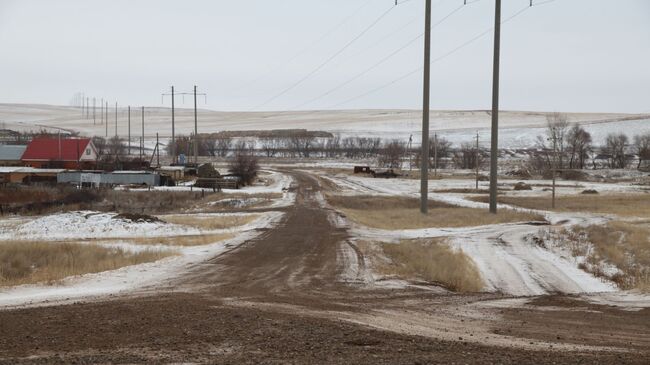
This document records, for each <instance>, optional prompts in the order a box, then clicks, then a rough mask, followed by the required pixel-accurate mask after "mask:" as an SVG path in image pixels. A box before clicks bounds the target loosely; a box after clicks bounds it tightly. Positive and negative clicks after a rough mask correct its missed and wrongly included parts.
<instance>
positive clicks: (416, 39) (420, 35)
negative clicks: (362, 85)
mask: <svg viewBox="0 0 650 365" xmlns="http://www.w3.org/2000/svg"><path fill="white" fill-rule="evenodd" d="M464 7H465V5H464V4H463V5H461V6H459V7H457V8H456V9H454V10H452V11H451V12H450V13H449V14H447V15H445V16H444V17H443V18H442V19H441V20H440V21H438V22H437V23H435V24H433V25H432V26H431V30H433V29H435V28H437V27H438V26H440V25H441V24H443V23H444V22H445V21H446V20H447V19H449V18H451V17H452V16H453V15H454V14H456V13H457V12H458V11H460V10H461V9H462V8H464ZM423 36H424V33H420V34H419V35H418V36H417V37H415V38H413V39H411V40H410V41H409V42H407V43H406V44H405V45H403V46H402V47H400V48H398V49H397V50H395V51H393V52H392V53H391V54H389V55H388V56H386V57H384V58H382V59H381V60H379V62H377V63H375V64H373V65H372V66H370V67H368V68H367V69H365V70H363V71H362V72H360V73H358V74H357V75H355V76H354V77H352V78H350V79H348V80H347V81H345V82H343V83H341V84H339V85H338V86H336V87H334V88H332V89H330V90H328V91H327V92H325V93H323V94H321V95H319V96H317V97H315V98H313V99H310V100H308V101H306V102H304V103H302V104H300V105H298V106H296V107H295V108H293V109H299V108H302V107H303V106H305V105H309V104H311V103H313V102H315V101H317V100H320V99H322V98H324V97H326V96H327V95H330V94H332V93H333V92H336V91H338V90H340V89H341V88H343V87H345V86H347V85H349V84H351V83H352V82H354V81H356V80H358V79H359V78H361V77H363V76H364V75H366V74H368V73H369V72H370V71H372V70H374V69H376V68H377V67H379V66H381V65H382V64H384V63H386V62H387V61H388V60H390V59H391V58H393V57H394V56H395V55H397V54H399V53H400V52H401V51H403V50H404V49H406V48H408V47H409V46H411V45H412V44H413V43H415V42H416V41H418V40H419V39H421V38H422V37H423Z"/></svg>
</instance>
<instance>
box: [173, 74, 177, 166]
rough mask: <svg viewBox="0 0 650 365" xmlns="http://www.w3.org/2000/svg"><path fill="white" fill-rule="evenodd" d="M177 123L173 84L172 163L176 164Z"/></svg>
mask: <svg viewBox="0 0 650 365" xmlns="http://www.w3.org/2000/svg"><path fill="white" fill-rule="evenodd" d="M175 128H176V125H175V121H174V87H173V86H172V164H176V162H177V161H176V129H175Z"/></svg>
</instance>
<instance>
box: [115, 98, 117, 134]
mask: <svg viewBox="0 0 650 365" xmlns="http://www.w3.org/2000/svg"><path fill="white" fill-rule="evenodd" d="M115 137H116V138H115V139H117V101H116V102H115Z"/></svg>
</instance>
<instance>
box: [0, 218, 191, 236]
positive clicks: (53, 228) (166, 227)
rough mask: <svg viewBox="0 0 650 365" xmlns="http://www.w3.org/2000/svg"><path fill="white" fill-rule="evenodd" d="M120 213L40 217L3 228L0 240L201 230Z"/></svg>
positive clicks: (160, 233)
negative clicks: (135, 220) (130, 218)
mask: <svg viewBox="0 0 650 365" xmlns="http://www.w3.org/2000/svg"><path fill="white" fill-rule="evenodd" d="M116 216H117V213H99V212H93V211H79V212H68V213H60V214H52V215H47V216H43V217H39V218H36V219H33V220H31V221H28V222H26V223H23V224H20V225H18V226H17V227H14V228H13V229H9V230H7V229H4V228H3V227H0V240H39V239H48V240H52V239H71V238H75V239H83V238H116V237H120V238H124V237H161V236H179V235H188V234H199V233H200V231H199V230H197V229H195V228H191V227H187V226H181V225H176V224H169V223H165V222H133V221H130V220H126V219H120V218H117V219H116Z"/></svg>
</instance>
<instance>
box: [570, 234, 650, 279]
mask: <svg viewBox="0 0 650 365" xmlns="http://www.w3.org/2000/svg"><path fill="white" fill-rule="evenodd" d="M580 229H581V230H584V232H586V234H587V238H588V240H589V242H591V243H592V244H593V245H594V249H595V252H594V254H593V255H592V256H591V257H589V261H591V262H592V263H597V262H598V261H600V260H605V261H607V262H609V263H611V264H613V265H615V266H616V267H618V268H619V269H620V270H621V271H622V272H623V275H619V276H616V277H614V278H613V280H614V281H615V282H616V283H617V284H618V286H619V287H620V288H622V289H641V290H645V291H648V290H650V225H648V224H637V223H628V222H620V221H614V222H610V223H608V224H607V225H604V226H589V227H586V228H580Z"/></svg>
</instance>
